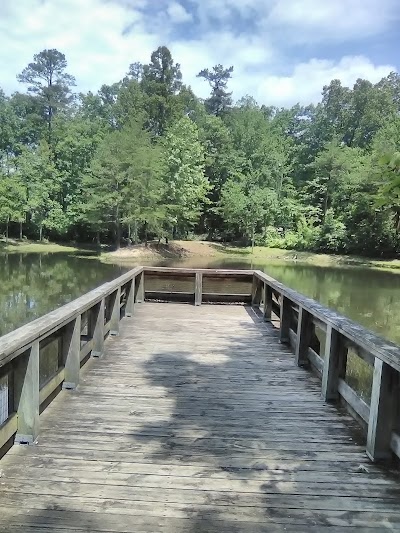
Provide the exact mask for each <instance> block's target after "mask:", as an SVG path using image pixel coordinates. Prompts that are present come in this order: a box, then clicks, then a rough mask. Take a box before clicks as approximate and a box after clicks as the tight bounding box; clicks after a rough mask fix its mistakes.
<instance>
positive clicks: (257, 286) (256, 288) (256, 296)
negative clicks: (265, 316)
mask: <svg viewBox="0 0 400 533" xmlns="http://www.w3.org/2000/svg"><path fill="white" fill-rule="evenodd" d="M261 289H262V283H261V282H260V280H259V279H258V278H256V277H255V276H253V282H252V289H251V305H252V306H253V307H259V306H260V303H261Z"/></svg>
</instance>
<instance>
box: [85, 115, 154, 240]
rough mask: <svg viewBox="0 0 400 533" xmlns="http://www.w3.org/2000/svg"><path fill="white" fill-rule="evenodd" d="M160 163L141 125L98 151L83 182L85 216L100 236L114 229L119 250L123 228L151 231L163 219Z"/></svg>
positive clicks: (109, 139) (125, 130)
mask: <svg viewBox="0 0 400 533" xmlns="http://www.w3.org/2000/svg"><path fill="white" fill-rule="evenodd" d="M159 159H160V157H159V154H158V151H157V149H156V148H155V147H154V146H153V144H152V143H151V138H150V135H149V134H148V133H147V132H145V131H144V130H143V129H142V127H141V124H140V123H138V122H132V123H131V124H130V125H128V126H126V127H125V128H123V129H122V130H121V131H115V132H112V133H110V134H108V135H107V136H106V137H105V138H104V140H103V141H102V142H101V143H100V145H99V147H98V149H97V152H96V155H95V157H94V159H93V161H92V163H91V167H90V170H89V171H88V173H87V176H86V177H85V179H84V182H83V186H84V193H83V199H84V202H83V206H82V207H83V212H84V216H85V218H86V220H87V221H88V222H89V224H91V226H92V227H93V228H94V229H95V231H96V232H100V231H102V230H103V229H104V228H109V227H110V226H111V227H112V228H113V233H114V242H115V245H116V247H117V248H118V247H119V246H120V243H121V236H122V226H123V224H127V223H128V224H130V223H132V222H133V223H134V224H135V227H136V228H137V226H138V225H139V224H142V225H145V226H146V228H145V231H147V230H148V227H149V226H152V225H153V224H154V221H155V219H156V218H159V201H160V198H161V194H162V188H160V186H159V185H160V183H159V180H158V173H159V170H158V161H159ZM136 231H137V229H136Z"/></svg>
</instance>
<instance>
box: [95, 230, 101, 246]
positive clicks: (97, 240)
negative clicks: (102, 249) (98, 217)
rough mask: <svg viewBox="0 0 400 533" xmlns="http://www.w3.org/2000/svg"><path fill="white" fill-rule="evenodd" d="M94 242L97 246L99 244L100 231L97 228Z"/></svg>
mask: <svg viewBox="0 0 400 533" xmlns="http://www.w3.org/2000/svg"><path fill="white" fill-rule="evenodd" d="M96 244H97V246H101V241H100V231H99V230H97V231H96Z"/></svg>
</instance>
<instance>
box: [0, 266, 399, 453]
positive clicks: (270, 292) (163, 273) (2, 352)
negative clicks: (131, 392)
mask: <svg viewBox="0 0 400 533" xmlns="http://www.w3.org/2000/svg"><path fill="white" fill-rule="evenodd" d="M235 286H236V287H237V288H238V290H235V291H233V290H232V287H235ZM144 300H153V301H154V300H155V301H166V302H170V301H177V302H189V303H193V304H195V305H201V304H203V303H230V304H235V303H238V304H248V305H251V306H252V308H253V309H254V310H255V312H256V313H257V314H258V315H259V316H261V317H262V318H263V319H264V320H265V321H271V322H273V323H274V325H275V326H276V327H277V332H278V336H279V340H280V342H281V343H284V344H289V345H290V346H292V348H293V351H294V354H295V357H294V360H295V362H296V364H297V365H299V366H304V367H311V368H312V369H313V370H314V371H315V372H316V373H317V374H318V375H319V376H320V377H321V383H322V398H323V400H325V401H326V402H338V401H341V402H342V403H344V404H345V405H346V406H347V407H348V409H349V412H350V414H352V415H353V416H354V417H355V419H356V420H357V421H359V422H360V424H361V425H362V426H363V427H364V429H365V431H366V434H367V438H366V441H367V444H366V452H367V454H368V456H369V457H370V458H371V459H372V460H373V461H376V460H380V459H388V458H390V457H392V456H393V454H395V455H396V456H397V457H400V428H399V424H400V409H399V408H400V377H399V373H400V347H399V346H397V345H395V344H394V343H392V342H389V341H387V340H385V339H382V338H381V337H379V336H378V335H375V334H374V333H373V332H371V331H369V330H368V329H366V328H364V327H362V326H361V325H359V324H357V323H355V322H353V321H351V320H349V319H347V318H345V317H343V316H341V315H340V314H338V313H336V312H335V311H332V310H330V309H328V308H326V307H324V306H322V305H320V304H319V303H318V302H316V301H315V300H312V299H310V298H307V297H305V296H303V295H301V294H299V293H298V292H296V291H294V290H292V289H289V288H288V287H286V286H285V285H283V284H282V283H279V282H278V281H276V280H275V279H273V278H271V277H270V276H268V275H267V274H265V273H263V272H261V271H259V270H219V269H187V268H163V267H137V268H135V269H133V270H131V271H130V272H127V273H126V274H123V275H122V276H120V277H119V278H117V279H115V280H113V281H111V282H109V283H106V284H104V285H102V286H101V287H98V288H97V289H94V290H93V291H90V292H89V293H87V294H85V295H84V296H82V297H80V298H78V299H76V300H74V301H73V302H71V303H69V304H66V305H64V306H63V307H60V308H59V309H56V310H55V311H52V312H50V313H48V314H47V315H44V316H43V317H41V318H38V319H37V320H34V321H33V322H31V323H29V324H26V325H25V326H22V327H20V328H18V329H16V330H15V331H13V332H11V333H8V334H7V335H5V336H3V337H1V338H0V450H1V449H2V448H3V450H6V449H7V448H8V447H9V446H10V445H12V443H13V442H19V443H26V444H31V443H33V442H35V440H36V438H37V436H38V433H39V427H40V416H39V415H40V413H41V412H42V411H43V410H44V409H45V408H46V406H47V405H48V404H49V403H50V402H51V401H52V399H53V398H54V397H55V396H56V395H57V393H58V392H59V391H60V390H61V389H62V388H63V389H74V388H76V387H77V385H78V384H79V375H80V368H81V366H83V364H84V363H85V362H86V361H87V360H88V359H89V357H101V356H102V354H103V352H104V342H105V339H106V338H107V336H108V335H118V333H119V324H120V320H121V319H122V318H123V317H133V315H134V308H135V305H136V304H137V303H141V302H143V301H144ZM317 329H318V331H322V332H323V337H324V342H320V341H319V340H318V338H319V339H321V336H319V337H318V336H317V335H316V330H317ZM349 350H352V352H353V353H355V354H356V355H357V357H360V358H361V359H362V360H363V361H365V363H367V364H368V365H370V366H371V367H372V368H373V381H372V390H371V401H370V403H369V404H368V403H367V402H366V401H365V400H363V399H362V398H361V396H360V395H359V394H358V393H357V392H356V390H354V389H353V388H352V387H351V386H350V385H349V384H348V383H347V382H346V380H345V376H346V367H347V363H348V351H349ZM305 408H306V407H305Z"/></svg>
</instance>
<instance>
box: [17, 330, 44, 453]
mask: <svg viewBox="0 0 400 533" xmlns="http://www.w3.org/2000/svg"><path fill="white" fill-rule="evenodd" d="M39 404H40V401H39V341H37V342H35V343H34V344H33V345H32V348H31V349H30V350H29V351H28V352H27V353H26V354H24V356H21V357H19V358H18V361H17V364H16V365H15V369H14V405H15V408H16V412H17V416H18V430H17V434H16V436H15V442H18V443H23V444H32V443H33V442H35V440H36V437H37V436H38V433H39Z"/></svg>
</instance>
